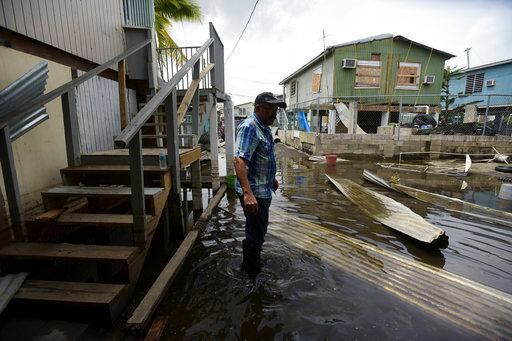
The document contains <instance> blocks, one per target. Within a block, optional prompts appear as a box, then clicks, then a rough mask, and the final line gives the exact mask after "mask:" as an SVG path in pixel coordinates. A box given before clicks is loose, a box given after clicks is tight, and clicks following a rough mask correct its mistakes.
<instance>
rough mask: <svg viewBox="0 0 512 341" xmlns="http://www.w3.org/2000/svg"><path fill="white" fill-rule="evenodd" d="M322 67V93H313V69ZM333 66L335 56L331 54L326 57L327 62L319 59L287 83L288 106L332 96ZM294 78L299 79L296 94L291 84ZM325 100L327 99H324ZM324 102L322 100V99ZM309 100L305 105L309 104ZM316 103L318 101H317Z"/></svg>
mask: <svg viewBox="0 0 512 341" xmlns="http://www.w3.org/2000/svg"><path fill="white" fill-rule="evenodd" d="M322 64H323V67H322V80H321V82H320V93H313V91H312V90H311V86H312V81H313V71H314V70H315V69H316V68H318V67H319V66H321V65H322ZM333 66H334V58H333V55H332V54H331V55H330V56H328V57H327V58H326V59H325V63H323V60H322V61H319V62H318V63H315V64H314V65H312V66H311V67H309V68H308V69H307V70H305V71H304V72H302V73H300V74H299V75H297V76H296V77H294V78H292V79H291V80H289V81H288V82H287V83H286V84H285V93H286V103H287V104H288V106H291V105H293V104H296V103H302V102H307V101H313V100H317V98H318V97H331V96H332V93H333ZM293 80H297V82H298V83H297V85H298V86H297V92H296V93H295V95H293V96H291V95H290V93H291V91H290V90H291V89H290V85H291V82H292V81H293ZM323 101H326V100H325V99H323ZM320 102H322V100H321V101H320ZM310 103H314V102H309V103H306V104H305V105H309V104H310ZM315 103H316V102H315Z"/></svg>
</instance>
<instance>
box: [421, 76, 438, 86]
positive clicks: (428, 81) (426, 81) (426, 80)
mask: <svg viewBox="0 0 512 341" xmlns="http://www.w3.org/2000/svg"><path fill="white" fill-rule="evenodd" d="M435 80H436V76H434V75H426V76H425V78H423V84H434V81H435Z"/></svg>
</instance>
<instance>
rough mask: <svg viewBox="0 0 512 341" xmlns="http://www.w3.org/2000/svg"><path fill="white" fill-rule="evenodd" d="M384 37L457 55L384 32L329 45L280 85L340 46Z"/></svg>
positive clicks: (440, 52)
mask: <svg viewBox="0 0 512 341" xmlns="http://www.w3.org/2000/svg"><path fill="white" fill-rule="evenodd" d="M384 39H393V40H400V41H404V42H406V43H410V44H412V45H416V46H418V47H421V48H424V49H428V50H432V51H433V52H436V53H439V54H442V55H444V56H446V57H448V58H452V57H455V56H454V55H453V54H450V53H447V52H444V51H441V50H437V49H434V48H432V47H430V46H427V45H423V44H421V43H418V42H415V41H413V40H410V39H408V38H406V37H404V36H401V35H397V36H393V35H392V34H391V33H384V34H379V35H375V36H371V37H366V38H362V39H357V40H352V41H349V42H346V43H341V44H337V45H333V46H329V47H327V48H326V49H325V51H323V52H321V53H320V54H319V55H318V56H316V57H315V58H313V59H312V60H310V61H309V62H308V63H306V64H305V65H304V66H302V67H301V68H299V69H298V70H297V71H295V72H294V73H292V74H291V75H289V76H288V77H286V78H285V79H283V80H282V81H281V82H279V84H280V85H282V84H284V83H285V82H286V81H288V80H289V79H290V78H293V77H295V76H296V75H298V74H299V73H301V72H302V71H304V70H306V69H307V68H308V67H309V66H311V65H312V64H315V63H316V62H318V61H319V60H320V59H321V58H323V57H324V55H326V56H327V55H328V54H329V53H331V52H332V51H333V49H336V48H339V47H343V46H349V45H357V44H364V43H369V42H372V41H378V40H384Z"/></svg>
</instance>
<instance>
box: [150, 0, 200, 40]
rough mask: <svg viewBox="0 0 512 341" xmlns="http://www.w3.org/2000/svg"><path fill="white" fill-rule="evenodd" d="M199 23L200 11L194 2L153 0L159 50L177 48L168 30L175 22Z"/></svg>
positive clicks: (187, 0)
mask: <svg viewBox="0 0 512 341" xmlns="http://www.w3.org/2000/svg"><path fill="white" fill-rule="evenodd" d="M185 20H186V21H193V22H199V21H201V9H200V8H199V6H198V5H197V4H196V3H195V2H194V0H155V30H156V34H157V37H158V45H159V47H160V48H170V47H178V45H177V44H176V42H175V41H174V40H173V39H172V37H171V36H170V35H169V31H168V29H169V28H171V27H172V23H173V22H176V21H185Z"/></svg>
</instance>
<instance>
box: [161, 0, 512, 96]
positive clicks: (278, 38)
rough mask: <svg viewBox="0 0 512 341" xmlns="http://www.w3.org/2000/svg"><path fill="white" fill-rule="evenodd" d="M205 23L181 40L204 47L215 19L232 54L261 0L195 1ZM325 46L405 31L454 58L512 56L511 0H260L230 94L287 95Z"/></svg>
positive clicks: (455, 61)
mask: <svg viewBox="0 0 512 341" xmlns="http://www.w3.org/2000/svg"><path fill="white" fill-rule="evenodd" d="M196 2H197V3H198V4H199V5H200V6H201V9H202V13H203V20H202V23H193V24H192V23H177V24H175V25H174V26H173V28H172V29H171V35H172V36H173V37H174V38H175V39H176V41H177V42H178V44H179V45H180V46H200V45H202V43H204V41H206V39H207V38H208V22H210V21H211V22H213V24H214V25H215V28H216V30H217V32H218V33H219V35H220V37H221V39H222V42H223V43H224V54H225V58H227V57H228V55H229V53H230V52H231V50H232V49H233V47H234V45H235V43H236V40H237V39H238V37H239V35H240V33H241V31H242V29H243V27H244V25H245V23H246V22H247V19H248V18H249V15H250V13H251V10H252V9H253V7H254V3H255V0H196ZM322 29H324V30H325V34H326V38H325V44H326V46H330V45H336V44H340V43H343V42H347V41H351V40H355V39H360V38H365V37H369V36H374V35H378V34H383V33H392V34H394V35H403V36H405V37H407V38H409V39H412V40H414V41H417V42H419V43H422V44H425V45H428V46H431V47H434V48H436V49H439V50H442V51H446V52H449V53H451V54H454V55H456V56H457V57H455V58H452V59H450V60H449V61H448V62H447V64H448V65H452V66H459V67H462V66H466V54H465V52H464V50H465V49H466V48H467V47H472V49H471V51H470V64H471V66H477V65H481V64H486V63H490V62H494V61H498V60H503V59H509V58H512V0H486V1H485V0H482V1H472V0H445V1H438V0H429V1H414V0H409V1H399V0H386V1H378V0H353V1H342V0H331V1H329V0H317V1H311V0H309V1H307V0H260V1H259V3H258V5H257V7H256V10H255V12H254V14H253V17H252V19H251V22H250V23H249V26H248V27H247V29H246V31H245V33H244V35H243V37H242V39H241V41H240V43H239V44H238V47H237V48H236V50H235V51H234V53H233V55H232V56H231V58H230V59H229V60H228V61H227V63H226V66H225V73H226V92H227V93H230V94H231V95H232V98H233V100H234V103H235V105H236V104H240V103H244V102H249V101H253V99H254V97H255V96H256V95H257V94H258V93H260V92H262V91H266V90H268V91H273V92H275V93H282V87H281V86H280V85H278V83H279V82H280V81H281V80H283V79H284V78H285V77H286V76H288V75H289V74H291V73H292V72H294V71H295V70H297V69H298V68H299V67H300V66H302V65H304V64H305V63H306V62H308V61H309V60H310V59H312V58H313V57H315V56H316V55H318V54H319V53H320V52H321V51H322V50H323V42H322Z"/></svg>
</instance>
